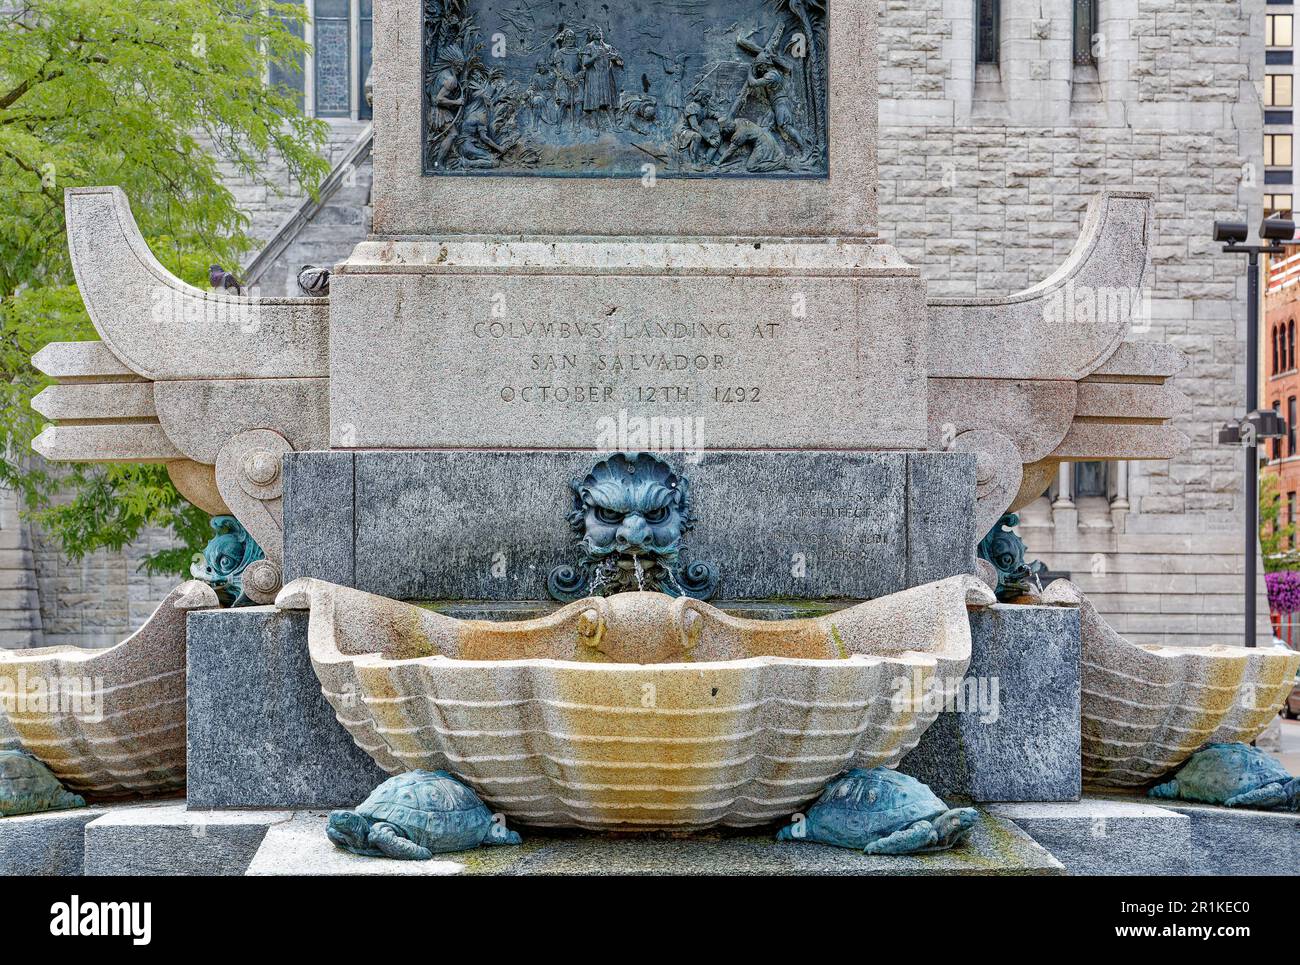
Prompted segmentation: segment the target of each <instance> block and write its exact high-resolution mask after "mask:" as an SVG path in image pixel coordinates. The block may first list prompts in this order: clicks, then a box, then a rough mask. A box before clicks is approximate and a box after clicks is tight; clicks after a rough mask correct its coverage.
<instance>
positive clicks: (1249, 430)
mask: <svg viewBox="0 0 1300 965" xmlns="http://www.w3.org/2000/svg"><path fill="white" fill-rule="evenodd" d="M1249 233H1250V231H1249V229H1248V228H1247V227H1246V222H1244V221H1216V222H1214V240H1215V241H1219V242H1222V243H1223V250H1224V251H1227V252H1232V253H1234V254H1244V255H1246V257H1247V262H1246V417H1245V418H1244V419H1242V420H1241V421H1240V422H1236V423H1231V422H1230V423H1228V424H1227V425H1226V426H1224V427H1223V429H1222V430H1220V432H1219V441H1220V442H1232V443H1237V444H1239V445H1241V446H1244V447H1245V449H1246V560H1245V569H1246V646H1248V647H1253V646H1255V588H1256V585H1255V544H1256V540H1257V539H1258V538H1259V534H1258V533H1257V532H1256V530H1257V529H1258V528H1259V441H1260V440H1261V439H1276V438H1278V437H1279V436H1280V435H1281V434H1282V428H1281V418H1280V417H1279V416H1278V413H1277V412H1275V411H1273V410H1271V409H1270V410H1268V411H1266V412H1260V411H1259V256H1260V255H1261V254H1264V255H1280V254H1284V253H1285V252H1286V249H1285V248H1284V247H1282V245H1281V242H1283V241H1292V240H1294V238H1295V222H1294V221H1288V220H1285V219H1283V218H1265V219H1264V221H1263V223H1261V224H1260V226H1259V237H1260V240H1262V241H1264V242H1265V244H1260V245H1248V244H1246V238H1247V236H1248V235H1249Z"/></svg>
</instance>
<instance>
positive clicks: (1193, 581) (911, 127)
mask: <svg viewBox="0 0 1300 965" xmlns="http://www.w3.org/2000/svg"><path fill="white" fill-rule="evenodd" d="M1265 6H1266V4H1265V3H1264V0H1227V2H1225V0H1132V2H1126V3H1116V2H1108V0H1100V2H1098V0H1001V2H1000V3H998V2H987V0H882V2H881V8H882V29H881V51H880V53H881V75H880V80H881V104H880V115H881V116H880V123H881V133H880V174H881V178H880V180H881V188H880V190H881V199H880V200H881V205H880V207H881V222H882V230H883V232H884V233H885V235H886V236H887V237H889V238H890V239H891V240H892V241H893V242H894V243H895V244H896V245H897V246H898V248H899V249H900V250H901V251H902V252H903V254H904V255H905V256H906V257H908V258H909V259H910V260H911V261H913V262H914V263H916V264H917V265H919V266H920V267H921V269H922V270H923V273H924V275H925V277H926V279H927V281H928V282H929V285H930V290H931V292H932V293H934V294H940V295H948V294H970V293H981V294H983V293H989V294H993V293H1009V292H1012V291H1016V290H1018V289H1021V288H1025V287H1028V286H1029V285H1032V284H1034V283H1036V282H1037V281H1040V280H1041V279H1043V278H1045V277H1046V276H1047V275H1048V274H1049V273H1050V272H1051V270H1052V269H1053V268H1055V267H1056V266H1057V265H1059V264H1060V263H1061V262H1062V261H1063V260H1064V259H1065V258H1066V256H1067V255H1068V253H1069V251H1070V248H1071V246H1072V244H1073V241H1074V239H1075V238H1076V237H1077V236H1078V231H1079V225H1080V222H1081V218H1082V216H1083V212H1084V210H1085V207H1086V205H1087V202H1088V198H1089V196H1090V195H1091V194H1092V193H1093V192H1095V191H1097V190H1098V189H1099V188H1102V187H1107V186H1117V187H1136V188H1143V189H1149V190H1152V191H1154V192H1155V195H1156V204H1155V237H1154V238H1153V239H1152V244H1151V252H1152V256H1153V268H1154V274H1153V283H1152V286H1151V290H1150V311H1149V313H1148V314H1149V326H1148V327H1147V330H1146V331H1144V332H1140V333H1138V334H1137V335H1135V336H1134V337H1137V338H1141V339H1145V340H1151V341H1164V342H1167V343H1169V344H1171V345H1174V346H1176V347H1177V348H1179V349H1181V350H1182V351H1183V352H1184V353H1186V355H1187V359H1188V365H1187V368H1186V369H1185V371H1184V372H1183V373H1182V374H1181V375H1180V376H1179V377H1178V379H1177V380H1175V382H1174V384H1175V386H1176V387H1177V388H1179V389H1180V390H1181V391H1182V392H1183V393H1184V394H1185V395H1186V396H1187V405H1186V408H1185V410H1184V411H1183V413H1182V415H1181V416H1180V418H1179V419H1178V421H1177V424H1178V426H1179V428H1181V429H1182V431H1183V432H1185V433H1186V434H1187V436H1188V437H1189V438H1190V440H1191V445H1190V446H1189V448H1188V449H1187V451H1186V452H1184V453H1183V454H1182V455H1181V456H1179V457H1178V458H1176V459H1173V460H1170V461H1168V462H1150V463H1146V462H1133V463H1129V464H1111V465H1107V466H1101V465H1095V464H1093V465H1089V464H1085V465H1082V466H1077V467H1068V468H1066V469H1064V470H1063V472H1062V473H1061V478H1060V480H1059V481H1058V483H1056V484H1055V485H1053V486H1052V488H1051V490H1050V491H1049V492H1048V493H1047V494H1046V495H1045V496H1044V497H1043V498H1041V499H1039V500H1038V501H1037V502H1036V503H1034V504H1032V505H1031V506H1030V507H1028V508H1026V510H1025V511H1024V513H1023V514H1022V526H1021V530H1020V531H1021V534H1022V535H1023V537H1024V538H1025V540H1026V542H1027V543H1028V545H1029V548H1030V551H1031V555H1033V556H1037V557H1039V558H1041V559H1042V560H1044V561H1045V562H1046V563H1047V564H1048V565H1049V566H1050V568H1051V569H1052V570H1053V571H1056V572H1066V573H1069V574H1070V575H1071V576H1072V578H1074V579H1075V580H1076V581H1077V582H1078V583H1079V584H1080V586H1081V587H1082V588H1083V589H1084V590H1085V592H1087V593H1089V594H1090V595H1091V596H1092V597H1093V598H1094V600H1095V602H1096V603H1097V606H1098V608H1099V609H1100V610H1101V611H1102V612H1103V613H1105V614H1106V616H1107V617H1108V618H1109V619H1110V621H1111V622H1112V623H1113V625H1114V626H1115V627H1116V628H1117V629H1118V630H1119V631H1120V632H1122V633H1125V634H1127V635H1128V636H1129V637H1130V638H1131V639H1133V640H1135V641H1138V642H1151V643H1175V642H1176V643H1215V642H1224V641H1228V642H1235V641H1237V640H1239V638H1240V633H1241V626H1242V607H1243V603H1242V599H1241V588H1242V576H1241V571H1242V561H1243V559H1244V552H1243V542H1244V536H1243V507H1244V499H1245V493H1244V490H1243V471H1242V456H1241V452H1240V450H1239V449H1237V448H1234V447H1223V446H1220V445H1218V444H1217V442H1216V436H1217V430H1218V427H1219V426H1220V425H1221V424H1222V423H1224V422H1226V421H1228V420H1229V419H1230V418H1235V417H1238V416H1239V415H1240V413H1241V411H1242V410H1243V406H1244V377H1245V358H1244V339H1245V336H1244V319H1245V305H1244V298H1245V286H1244V266H1243V264H1242V261H1241V259H1240V258H1237V257H1235V256H1231V255H1224V254H1222V253H1221V252H1220V251H1219V250H1218V246H1216V245H1215V244H1214V243H1213V242H1212V241H1211V240H1210V233H1211V226H1212V223H1213V221H1214V219H1215V218H1224V217H1234V218H1246V219H1247V220H1249V221H1250V222H1251V223H1257V222H1258V220H1259V217H1260V214H1261V199H1262V185H1263V178H1262V171H1263V163H1262V162H1263V158H1262V144H1263V107H1262V102H1261V87H1262V81H1263V76H1264V15H1265ZM981 14H983V15H984V16H983V18H982V23H981V16H980V15H981ZM1081 28H1082V29H1081ZM1081 41H1082V42H1081ZM1025 337H1026V338H1033V337H1034V333H1033V332H1032V331H1027V332H1025ZM1260 584H1261V587H1262V584H1263V581H1262V580H1261V581H1260ZM1258 609H1259V612H1260V613H1261V614H1263V613H1264V612H1265V608H1264V604H1263V598H1262V594H1261V600H1260V603H1259V606H1258ZM1259 625H1260V629H1261V632H1264V633H1266V632H1267V627H1268V621H1267V620H1266V619H1262V618H1261V619H1260V621H1259Z"/></svg>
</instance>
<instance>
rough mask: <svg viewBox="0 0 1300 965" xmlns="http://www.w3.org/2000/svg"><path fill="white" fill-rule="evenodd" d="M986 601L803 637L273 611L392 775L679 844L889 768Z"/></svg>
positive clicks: (280, 603) (623, 618) (952, 677)
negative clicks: (446, 782) (672, 836)
mask: <svg viewBox="0 0 1300 965" xmlns="http://www.w3.org/2000/svg"><path fill="white" fill-rule="evenodd" d="M993 602H994V597H993V594H992V592H991V591H990V590H989V589H988V587H987V586H986V585H985V584H984V583H982V582H981V581H979V580H977V579H975V578H974V577H954V578H952V579H948V580H943V581H940V582H938V583H931V584H928V585H925V586H920V587H916V588H913V589H910V590H906V591H904V592H901V593H897V594H893V595H891V596H888V597H883V598H881V599H878V600H875V601H871V602H868V603H862V604H858V605H856V606H852V607H849V608H847V609H843V610H840V611H838V612H835V613H832V614H829V615H826V616H820V617H817V618H812V619H798V620H778V621H767V620H748V619H741V618H738V617H734V616H731V615H728V614H726V613H724V612H722V611H721V610H718V609H716V608H714V607H712V606H709V605H708V604H705V603H701V602H699V601H697V600H692V599H685V598H676V599H675V598H672V597H668V596H666V595H664V594H660V593H620V594H616V595H614V596H611V597H606V598H590V599H586V600H579V601H578V602H576V603H572V604H569V605H568V606H565V607H563V608H562V609H559V610H557V611H555V612H554V613H551V614H548V615H546V616H544V617H540V618H538V619H533V620H522V621H515V622H492V621H481V620H457V619H454V618H451V617H448V616H445V615H442V614H439V613H435V612H432V611H430V610H427V609H424V608H422V607H418V606H414V605H411V604H407V603H401V602H397V601H394V600H390V599H386V598H384V597H379V596H375V595H372V594H368V593H363V592H360V591H358V590H353V589H348V588H345V587H341V586H336V585H333V584H329V583H324V582H320V581H317V580H297V581H295V582H293V583H291V584H290V585H289V586H287V587H285V588H284V590H282V591H281V593H280V595H279V597H278V598H277V600H276V606H277V607H280V608H281V609H309V610H310V611H311V614H310V618H309V621H308V624H309V629H308V642H309V647H310V651H311V660H312V666H313V667H314V668H315V671H316V675H317V677H318V678H319V680H320V683H321V689H322V692H323V693H324V695H325V698H326V699H327V700H328V701H329V702H330V704H331V705H332V706H333V708H334V710H335V712H336V714H337V716H338V719H339V721H340V722H341V723H342V724H343V726H344V727H346V728H347V730H348V732H349V733H350V734H351V735H352V738H353V740H355V741H356V743H357V744H358V746H360V747H361V748H362V749H364V750H365V751H366V752H367V753H369V754H370V756H371V757H373V758H374V760H375V761H376V762H377V763H378V764H379V765H380V766H381V767H383V768H384V769H385V770H387V771H389V772H391V773H399V772H401V771H405V770H409V769H413V768H421V767H422V768H445V769H447V770H449V771H451V772H452V773H454V774H456V775H457V776H458V777H460V778H462V779H463V780H465V781H466V782H467V783H468V784H470V785H471V786H472V787H473V788H474V790H475V791H476V792H478V793H479V795H480V796H482V797H483V799H484V800H486V801H487V802H488V803H489V805H491V806H492V807H493V808H495V809H497V810H499V811H501V812H503V813H504V814H506V815H507V816H508V817H509V818H511V819H513V820H515V821H518V822H521V823H525V824H530V825H534V826H563V827H582V828H590V829H597V830H599V829H626V830H655V829H680V830H691V829H699V828H706V827H710V826H713V825H728V826H736V827H743V826H752V825H762V824H768V823H771V822H773V821H776V820H780V819H782V818H788V817H789V815H790V814H791V813H792V812H794V811H796V810H798V809H799V808H800V807H801V806H803V805H805V804H807V803H809V802H810V801H812V800H813V799H814V798H816V796H817V794H818V793H819V792H820V791H821V790H822V788H823V787H824V786H825V784H826V783H827V781H829V780H830V779H831V778H832V777H834V776H835V775H836V774H838V773H840V772H841V771H843V770H844V769H845V768H849V767H875V766H878V765H886V766H890V765H894V764H897V763H898V761H899V759H900V758H902V756H903V755H904V754H906V753H907V752H908V751H909V750H911V749H912V748H913V747H915V746H916V743H917V741H918V740H919V739H920V737H921V735H922V734H923V733H924V731H925V729H926V728H927V727H928V726H929V725H930V724H931V722H932V721H933V720H934V717H935V716H936V713H935V711H934V710H932V709H928V708H931V707H937V706H938V703H939V702H938V701H935V700H933V699H931V700H930V701H928V702H927V701H925V700H923V699H921V698H922V695H924V694H925V693H926V692H927V690H929V689H931V688H934V689H935V690H936V691H938V690H946V689H951V688H952V687H955V686H957V684H958V682H959V681H960V679H961V677H962V676H963V675H964V673H965V671H966V667H967V664H968V663H969V661H970V648H971V638H970V625H969V622H968V620H967V613H966V611H967V607H968V606H977V607H984V606H990V605H992V604H993ZM904 684H906V685H904Z"/></svg>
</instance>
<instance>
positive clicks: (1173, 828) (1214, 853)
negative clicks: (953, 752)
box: [988, 794, 1300, 876]
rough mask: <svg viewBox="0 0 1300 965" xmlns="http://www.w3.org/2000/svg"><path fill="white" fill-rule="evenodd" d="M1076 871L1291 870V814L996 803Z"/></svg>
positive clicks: (1122, 798)
mask: <svg viewBox="0 0 1300 965" xmlns="http://www.w3.org/2000/svg"><path fill="white" fill-rule="evenodd" d="M988 810H989V813H990V814H993V815H996V816H997V817H999V818H1002V819H1005V820H1010V821H1013V822H1015V823H1016V824H1017V825H1018V826H1019V827H1020V828H1021V829H1023V830H1024V831H1026V832H1027V833H1028V834H1029V835H1030V836H1031V837H1032V838H1033V839H1034V840H1035V841H1037V842H1038V843H1039V844H1041V845H1043V846H1044V847H1045V848H1047V849H1048V850H1049V851H1051V852H1052V854H1053V855H1055V856H1056V857H1057V858H1059V859H1060V860H1061V862H1062V863H1063V864H1064V865H1065V867H1066V870H1067V871H1068V872H1069V873H1070V874H1079V875H1093V874H1095V875H1215V876H1220V875H1294V874H1295V873H1296V868H1297V867H1300V826H1298V825H1297V821H1296V816H1295V815H1294V814H1288V813H1284V812H1277V811H1252V810H1246V809H1241V808H1221V807H1214V806H1212V805H1208V804H1188V803H1184V802H1181V801H1179V802H1175V803H1173V804H1172V805H1171V804H1170V803H1169V802H1164V801H1161V802H1156V801H1152V800H1151V799H1149V798H1146V797H1142V796H1136V795H1129V794H1114V795H1109V794H1108V795H1097V796H1094V795H1089V796H1088V797H1085V798H1084V799H1083V800H1082V801H1079V802H1077V803H1073V804H999V805H993V806H991V807H989V809H988Z"/></svg>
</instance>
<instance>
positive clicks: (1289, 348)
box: [1286, 318, 1295, 372]
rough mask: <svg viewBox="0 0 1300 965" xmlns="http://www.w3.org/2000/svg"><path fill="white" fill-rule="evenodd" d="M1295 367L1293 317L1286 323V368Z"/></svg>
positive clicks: (1288, 369) (1289, 369)
mask: <svg viewBox="0 0 1300 965" xmlns="http://www.w3.org/2000/svg"><path fill="white" fill-rule="evenodd" d="M1293 368H1295V319H1294V318H1293V319H1291V320H1290V321H1289V322H1287V323H1286V370H1287V371H1288V372H1289V371H1291V369H1293Z"/></svg>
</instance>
